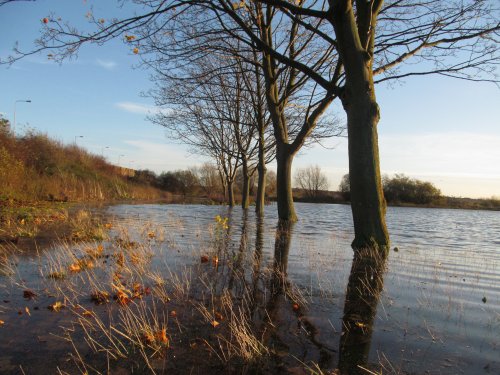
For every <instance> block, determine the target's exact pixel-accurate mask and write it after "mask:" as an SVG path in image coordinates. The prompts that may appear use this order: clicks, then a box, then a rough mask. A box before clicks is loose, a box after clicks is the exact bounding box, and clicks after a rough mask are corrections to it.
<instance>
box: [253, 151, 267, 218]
mask: <svg viewBox="0 0 500 375" xmlns="http://www.w3.org/2000/svg"><path fill="white" fill-rule="evenodd" d="M257 168H258V169H257V172H258V173H259V180H258V183H257V197H256V199H255V213H256V214H257V216H263V215H264V205H265V203H266V172H267V169H266V165H265V162H264V163H263V160H261V161H259V166H258V167H257Z"/></svg>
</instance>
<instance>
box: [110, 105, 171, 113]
mask: <svg viewBox="0 0 500 375" xmlns="http://www.w3.org/2000/svg"><path fill="white" fill-rule="evenodd" d="M115 106H116V107H117V108H120V109H122V110H124V111H126V112H130V113H135V114H142V115H154V114H156V113H160V112H162V113H165V114H166V113H168V109H161V108H159V107H156V106H154V105H148V104H141V103H134V102H118V103H115Z"/></svg>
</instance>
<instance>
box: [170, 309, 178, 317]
mask: <svg viewBox="0 0 500 375" xmlns="http://www.w3.org/2000/svg"><path fill="white" fill-rule="evenodd" d="M170 316H171V317H172V318H176V317H177V312H176V311H175V310H172V311H170Z"/></svg>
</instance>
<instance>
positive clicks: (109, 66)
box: [95, 59, 118, 70]
mask: <svg viewBox="0 0 500 375" xmlns="http://www.w3.org/2000/svg"><path fill="white" fill-rule="evenodd" d="M95 63H96V64H97V65H98V66H100V67H102V68H104V69H108V70H113V69H114V68H115V67H116V65H118V64H117V63H116V62H114V61H111V60H101V59H97V60H96V61H95Z"/></svg>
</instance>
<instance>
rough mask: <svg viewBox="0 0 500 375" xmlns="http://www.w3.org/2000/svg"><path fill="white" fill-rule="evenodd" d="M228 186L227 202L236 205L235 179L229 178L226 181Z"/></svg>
mask: <svg viewBox="0 0 500 375" xmlns="http://www.w3.org/2000/svg"><path fill="white" fill-rule="evenodd" d="M226 186H227V198H228V201H227V204H228V206H229V207H234V192H233V181H231V180H227V182H226Z"/></svg>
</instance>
